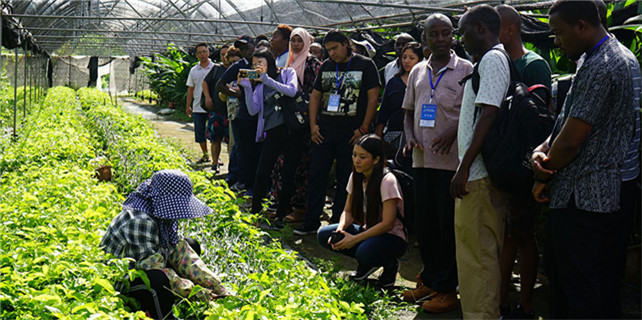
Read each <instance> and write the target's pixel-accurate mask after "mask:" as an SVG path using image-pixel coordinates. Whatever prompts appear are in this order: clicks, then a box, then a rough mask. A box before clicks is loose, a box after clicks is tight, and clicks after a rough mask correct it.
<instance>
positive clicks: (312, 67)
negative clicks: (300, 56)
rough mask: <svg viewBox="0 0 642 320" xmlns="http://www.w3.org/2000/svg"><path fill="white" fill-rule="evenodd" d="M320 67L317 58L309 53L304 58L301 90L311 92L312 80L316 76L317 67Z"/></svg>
mask: <svg viewBox="0 0 642 320" xmlns="http://www.w3.org/2000/svg"><path fill="white" fill-rule="evenodd" d="M320 67H321V62H319V59H318V58H317V57H315V56H313V55H309V56H308V59H307V60H305V71H304V75H303V91H304V92H307V93H308V94H309V93H312V85H313V84H314V80H315V79H316V78H317V73H319V68H320Z"/></svg>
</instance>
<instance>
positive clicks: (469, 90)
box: [457, 44, 510, 181]
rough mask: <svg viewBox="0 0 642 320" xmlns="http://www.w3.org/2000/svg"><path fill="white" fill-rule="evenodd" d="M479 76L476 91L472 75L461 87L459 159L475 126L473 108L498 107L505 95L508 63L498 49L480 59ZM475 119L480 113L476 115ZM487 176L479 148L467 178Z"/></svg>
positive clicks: (499, 46)
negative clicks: (476, 90) (462, 92)
mask: <svg viewBox="0 0 642 320" xmlns="http://www.w3.org/2000/svg"><path fill="white" fill-rule="evenodd" d="M495 48H500V49H504V46H502V45H501V44H498V45H496V46H495ZM479 77H480V80H479V91H478V93H477V94H475V91H474V90H473V84H472V79H468V81H466V88H465V89H464V97H463V99H462V103H461V112H460V114H459V127H458V131H457V151H458V152H459V161H460V163H461V160H462V159H463V158H464V154H465V153H466V150H468V147H470V144H471V142H472V140H473V133H474V132H475V127H476V126H477V123H476V122H475V121H476V120H475V112H479V111H477V107H481V105H482V104H486V105H491V106H495V107H498V108H499V107H500V106H501V104H502V101H503V100H504V97H505V96H506V92H508V85H509V84H510V66H509V65H508V60H507V59H506V56H505V55H504V54H503V53H502V52H500V51H497V50H489V51H488V52H486V54H484V56H483V57H482V59H481V62H480V63H479ZM478 120H479V116H478V117H477V121H478ZM487 176H488V172H487V171H486V167H485V166H484V161H483V160H482V156H481V152H480V153H479V154H478V155H477V157H476V158H475V160H474V161H473V164H472V165H471V166H470V173H469V175H468V181H475V180H479V179H482V178H485V177H487Z"/></svg>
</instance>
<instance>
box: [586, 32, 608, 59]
mask: <svg viewBox="0 0 642 320" xmlns="http://www.w3.org/2000/svg"><path fill="white" fill-rule="evenodd" d="M608 38H609V35H608V34H607V35H605V36H604V38H602V40H600V42H598V43H597V44H596V45H595V47H593V48H591V50H589V52H588V54H587V55H586V56H587V57H588V56H590V55H591V54H592V53H593V51H595V50H597V47H599V46H601V45H602V43H604V41H606V39H608Z"/></svg>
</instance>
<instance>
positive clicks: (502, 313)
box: [499, 306, 512, 319]
mask: <svg viewBox="0 0 642 320" xmlns="http://www.w3.org/2000/svg"><path fill="white" fill-rule="evenodd" d="M511 311H512V310H511V308H510V306H499V318H500V319H508V318H507V317H508V316H509V315H510V314H511Z"/></svg>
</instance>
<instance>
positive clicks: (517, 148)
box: [467, 48, 555, 196]
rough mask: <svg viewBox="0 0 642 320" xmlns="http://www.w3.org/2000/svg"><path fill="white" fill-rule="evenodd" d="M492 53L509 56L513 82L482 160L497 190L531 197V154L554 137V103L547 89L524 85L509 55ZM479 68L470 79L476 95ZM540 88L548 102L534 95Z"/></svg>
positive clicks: (485, 142)
mask: <svg viewBox="0 0 642 320" xmlns="http://www.w3.org/2000/svg"><path fill="white" fill-rule="evenodd" d="M491 50H498V51H500V52H502V53H503V54H504V56H506V59H508V65H509V67H510V78H511V80H510V84H509V86H508V92H507V93H506V97H505V98H504V101H503V102H502V104H501V106H500V108H499V115H498V116H497V120H496V121H495V123H494V124H493V126H492V127H491V129H490V130H489V131H488V134H487V135H486V138H485V139H484V144H483V146H482V150H481V154H482V158H483V159H484V165H485V166H486V170H487V171H488V176H489V178H490V180H491V182H492V183H493V185H495V187H497V188H498V189H500V190H502V191H505V192H507V193H509V194H511V195H515V196H530V193H531V188H532V187H533V183H534V179H533V171H532V168H531V164H530V157H531V154H532V152H533V149H535V148H536V147H537V146H538V145H539V144H541V143H542V141H544V140H545V139H546V137H548V136H549V135H550V134H551V130H552V129H553V125H554V123H555V120H554V117H553V114H552V113H551V110H550V108H549V103H548V102H547V101H550V99H551V97H550V91H549V90H548V88H547V87H546V86H543V85H535V86H531V87H528V86H527V85H526V84H524V83H523V82H521V81H520V79H519V73H518V71H517V68H516V67H515V64H514V63H513V60H512V59H511V57H510V56H509V55H508V53H507V52H506V51H504V50H501V49H498V48H493V49H491ZM478 66H479V63H478V64H477V65H476V66H475V68H474V69H473V73H472V74H471V75H470V76H468V77H472V85H473V90H474V91H475V94H477V91H478V90H479V81H480V77H479V70H478ZM468 77H467V78H468ZM538 88H546V89H547V92H548V97H547V99H546V100H544V99H542V98H541V97H540V96H538V95H537V94H534V93H532V91H533V90H535V89H538ZM479 113H481V108H480V109H479V110H477V111H476V112H475V120H474V121H476V120H477V115H478V114H479ZM473 123H474V122H473Z"/></svg>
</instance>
